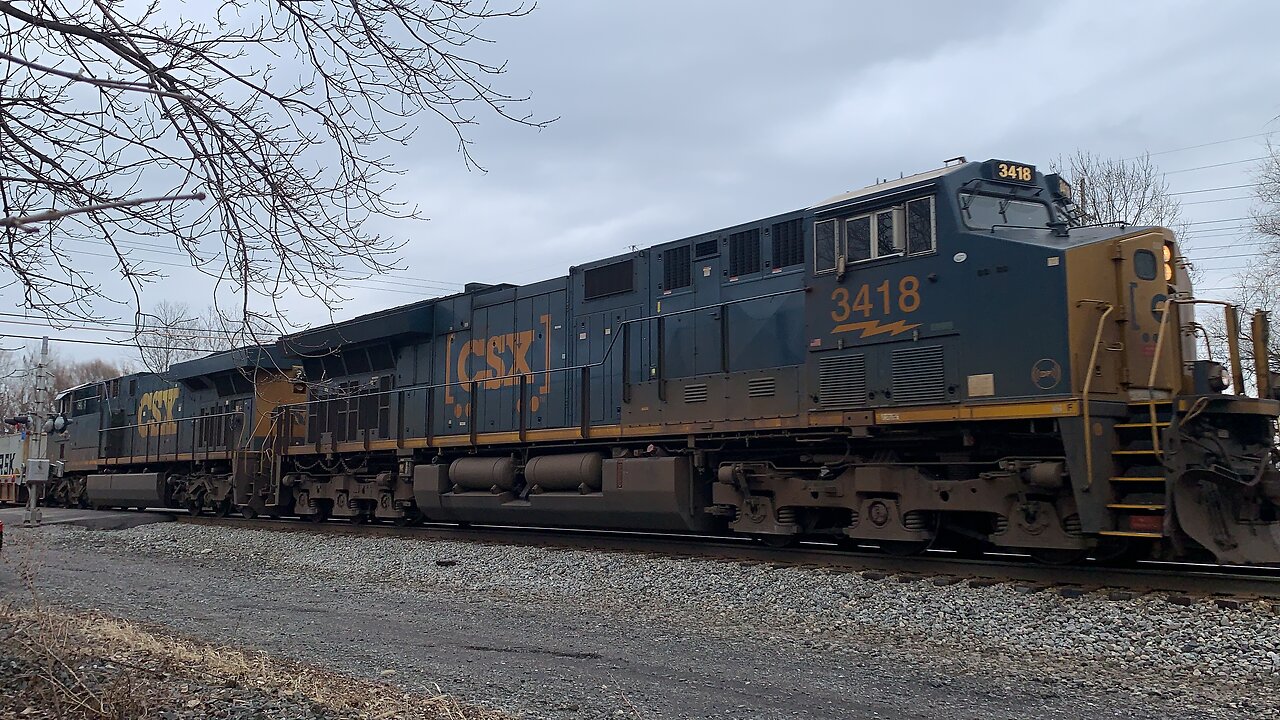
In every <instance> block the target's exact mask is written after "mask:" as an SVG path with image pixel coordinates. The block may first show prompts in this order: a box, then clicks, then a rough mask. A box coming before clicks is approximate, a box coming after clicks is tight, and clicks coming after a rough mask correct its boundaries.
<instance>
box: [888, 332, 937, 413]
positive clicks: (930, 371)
mask: <svg viewBox="0 0 1280 720" xmlns="http://www.w3.org/2000/svg"><path fill="white" fill-rule="evenodd" d="M946 399H947V379H946V373H945V372H944V371H943V368H942V346H941V345H934V346H932V347H922V348H910V349H907V350H894V351H893V400H894V402H896V403H913V402H942V401H944V400H946Z"/></svg>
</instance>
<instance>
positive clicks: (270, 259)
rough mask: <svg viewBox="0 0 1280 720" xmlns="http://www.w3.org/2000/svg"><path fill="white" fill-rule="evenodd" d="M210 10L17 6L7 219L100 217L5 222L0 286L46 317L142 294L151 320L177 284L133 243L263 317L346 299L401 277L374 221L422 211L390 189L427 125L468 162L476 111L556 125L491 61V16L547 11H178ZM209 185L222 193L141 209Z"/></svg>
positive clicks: (452, 1) (4, 199)
mask: <svg viewBox="0 0 1280 720" xmlns="http://www.w3.org/2000/svg"><path fill="white" fill-rule="evenodd" d="M197 7H209V8H211V9H210V10H209V11H208V12H209V14H208V16H207V17H204V18H200V19H192V18H190V17H181V16H179V15H177V14H175V11H174V10H173V9H172V8H169V9H167V10H162V9H161V4H160V3H158V2H151V3H117V2H103V1H102V0H29V1H28V2H20V1H18V0H0V77H2V79H0V217H5V218H9V219H11V218H14V217H18V216H23V215H29V214H32V213H33V212H37V211H40V210H44V209H49V208H73V207H74V208H86V207H91V206H92V207H97V209H93V210H89V211H84V212H81V213H79V214H76V215H72V216H68V217H66V218H63V219H61V220H59V221H58V222H57V223H49V224H45V225H43V226H41V227H39V228H37V229H36V231H35V232H29V231H24V230H23V229H22V228H18V227H15V226H14V225H12V224H0V240H2V241H3V242H4V243H5V252H4V254H3V259H0V267H2V268H3V270H2V271H0V272H5V273H7V275H8V276H9V277H8V278H0V284H6V283H8V284H12V285H16V286H17V287H18V288H19V289H20V290H21V292H22V295H23V303H24V305H25V306H26V307H28V308H31V309H34V310H37V311H40V312H42V313H44V314H45V315H46V316H48V317H50V318H54V319H67V318H80V319H100V318H101V310H100V309H99V308H98V307H95V303H97V302H98V301H102V300H110V301H113V302H123V303H124V304H125V305H126V306H129V307H132V308H133V309H134V310H135V311H138V314H137V315H136V320H137V322H138V325H139V327H140V328H141V327H142V326H143V325H144V324H145V323H144V321H145V319H146V318H145V315H144V314H143V313H141V302H140V299H139V292H140V290H141V288H142V287H143V285H145V284H146V283H147V282H149V281H153V280H155V279H156V277H157V270H156V269H155V268H154V267H151V266H149V265H148V263H147V262H146V261H144V260H141V259H139V258H137V256H136V254H135V253H134V252H133V251H135V250H140V249H145V248H154V247H161V248H164V247H166V246H168V247H169V248H170V249H171V250H172V249H173V248H176V249H177V250H178V251H180V252H181V253H183V254H185V255H186V257H187V260H189V262H190V263H191V265H193V266H194V267H196V268H198V269H200V270H201V271H202V272H204V273H206V274H208V275H210V276H212V277H214V278H216V279H217V280H218V288H219V295H220V296H226V295H227V294H228V293H230V295H231V296H232V297H234V298H236V302H235V303H234V305H235V306H236V308H235V310H236V311H237V312H238V314H240V315H241V316H242V318H244V319H245V320H246V321H248V319H249V318H250V316H251V315H252V314H253V313H252V312H251V308H257V307H265V306H270V307H272V308H276V307H277V305H276V303H277V302H278V301H279V300H280V298H281V297H283V296H284V295H285V293H287V292H289V291H296V292H297V293H299V294H300V295H302V296H303V297H311V298H316V299H319V300H321V301H323V302H324V303H326V304H327V305H329V306H330V307H333V305H334V303H336V302H340V301H341V300H342V299H343V297H342V294H341V293H342V283H343V282H344V281H351V280H358V279H362V278H365V277H368V276H369V275H370V274H377V273H383V272H386V271H388V270H390V269H392V268H393V265H394V263H395V260H396V254H397V251H398V249H399V244H398V243H397V241H394V240H391V239H389V238H385V237H381V236H378V235H374V234H371V233H369V232H367V231H366V230H364V229H363V227H364V222H365V221H366V220H367V219H368V218H370V217H372V216H375V215H376V216H387V217H393V218H414V217H418V214H417V210H416V208H411V207H405V206H402V205H400V204H397V203H396V202H394V201H393V200H391V199H389V195H388V192H389V191H391V190H392V189H393V188H392V184H391V181H392V180H394V178H395V175H396V169H395V167H394V165H393V162H392V158H393V153H395V152H396V151H397V150H398V149H399V148H401V147H402V146H403V144H404V143H406V142H407V141H408V140H409V138H410V136H411V135H412V134H413V133H414V131H415V124H414V123H415V120H416V118H417V117H418V116H419V115H421V114H425V115H426V116H428V117H432V118H435V119H438V120H439V121H442V122H443V126H444V127H448V128H450V129H451V132H452V133H453V134H454V137H455V138H456V142H457V147H458V148H459V149H460V151H461V153H462V157H463V159H464V162H466V163H467V165H468V166H469V167H470V166H474V165H475V161H474V159H473V158H472V156H471V153H470V151H469V141H468V139H467V128H468V127H469V126H470V125H472V124H474V123H475V122H476V111H485V112H488V113H490V114H493V115H496V116H498V117H501V118H505V119H508V120H511V121H514V122H516V123H520V124H524V125H528V126H534V127H539V126H541V125H543V124H544V123H543V122H542V121H536V120H533V119H531V118H530V116H529V115H527V114H524V113H523V112H519V111H517V110H516V108H518V107H519V106H520V103H521V102H522V101H523V100H524V99H525V98H522V97H514V96H511V95H507V94H504V93H503V92H502V91H500V90H498V89H496V88H495V87H494V85H493V81H494V80H495V79H496V77H497V76H499V75H501V74H502V73H503V70H504V66H503V65H502V64H495V63H493V62H489V61H487V60H485V59H483V56H482V55H476V54H474V52H476V51H478V48H477V45H483V44H484V43H485V42H487V41H486V40H485V39H484V38H483V37H482V36H481V35H479V34H478V32H479V29H480V27H481V26H482V25H483V24H485V23H487V22H490V21H493V20H495V19H498V18H513V17H520V16H522V15H524V14H526V13H527V12H528V11H529V10H531V9H532V8H527V7H525V6H523V5H519V6H516V7H514V8H508V9H495V8H494V7H492V6H491V5H490V4H489V3H487V2H474V1H472V0H434V1H432V0H360V1H357V0H331V1H330V2H314V1H313V0H232V1H229V2H222V3H214V4H211V5H208V6H200V5H193V6H184V8H183V9H182V10H181V11H179V12H183V13H187V12H192V11H195V8H197ZM464 53H465V54H464ZM198 191H204V192H207V193H208V195H209V201H208V202H204V203H201V202H198V201H195V200H180V201H177V202H172V203H168V202H166V203H142V204H134V203H130V202H129V201H130V198H134V197H137V196H138V195H140V194H147V195H157V196H159V195H164V196H169V197H172V196H180V195H181V196H191V195H194V194H195V193H196V192H198ZM102 206H105V207H102ZM28 230H30V228H28ZM157 241H161V243H160V244H157ZM85 256H89V257H104V258H108V259H109V260H110V261H113V262H114V263H115V267H114V272H115V273H116V275H117V276H118V279H119V280H120V281H121V282H118V283H114V284H112V285H111V286H108V285H106V284H104V283H103V278H102V277H101V276H97V277H95V276H94V275H92V274H91V273H89V272H86V271H85V270H84V269H83V268H84V261H83V257H85ZM219 311H220V313H225V312H227V310H225V309H223V308H219ZM268 315H270V316H271V317H274V318H278V317H279V313H278V311H274V312H272V313H268Z"/></svg>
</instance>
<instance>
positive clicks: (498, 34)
mask: <svg viewBox="0 0 1280 720" xmlns="http://www.w3.org/2000/svg"><path fill="white" fill-rule="evenodd" d="M1278 21H1280V5H1275V4H1271V3H1265V4H1264V3H1257V4H1244V3H1219V4H1214V5H1205V4H1194V3H1189V2H1181V3H1171V2H1165V1H1163V0H1148V1H1145V2H1125V3H1115V2H1112V3H1103V2H1075V3H1054V4H1048V3H1026V2H1022V3H1015V2H974V3H951V2H913V3H898V4H892V5H891V4H882V5H878V6H872V5H868V4H866V3H848V2H834V1H832V2H810V3H794V4H790V5H780V4H778V3H766V2H726V1H722V2H699V3H688V2H645V3H627V4H622V3H601V2H588V1H586V0H577V1H557V2H549V3H545V4H543V5H541V6H540V7H539V8H538V10H537V11H536V12H535V13H534V14H533V15H531V16H530V17H527V18H524V19H520V20H513V21H508V22H503V23H499V24H495V25H493V26H492V27H490V28H487V29H486V32H487V34H488V35H489V36H490V37H492V38H493V39H494V41H495V42H494V44H493V45H492V46H487V47H486V48H484V50H483V52H484V53H485V54H486V55H488V56H491V57H493V58H495V59H500V58H506V59H508V60H509V61H510V65H509V68H510V71H509V73H508V75H507V76H506V77H505V80H504V81H503V88H504V89H505V90H508V91H510V92H514V93H520V92H524V91H528V92H531V93H532V94H533V99H532V100H531V101H530V102H529V104H528V109H529V110H530V111H531V112H534V113H535V114H537V115H539V116H543V117H546V116H559V117H560V119H559V121H558V122H556V123H554V124H553V125H552V126H551V127H549V128H547V129H545V130H542V131H533V130H530V129H527V128H523V127H518V126H514V125H511V124H504V123H502V122H500V121H497V120H494V119H492V118H483V117H482V118H480V120H481V124H480V125H479V126H478V127H477V128H476V129H475V131H474V133H473V137H474V139H475V141H476V145H475V150H476V154H477V157H478V159H479V160H480V162H481V163H483V164H484V165H485V166H486V167H487V168H488V170H489V172H488V173H478V172H468V171H467V170H466V169H465V168H464V166H463V163H462V161H461V159H460V158H459V157H458V156H457V154H456V153H454V152H453V145H452V139H451V137H450V136H449V135H448V132H447V129H445V128H441V127H437V126H433V125H431V124H430V121H429V120H428V119H425V118H424V122H425V123H427V124H425V125H424V127H423V129H422V131H421V132H420V133H419V135H418V136H417V137H416V138H415V141H414V143H413V144H412V145H411V146H410V147H408V148H405V149H404V151H403V152H402V153H397V155H398V156H399V158H400V164H401V167H402V168H403V169H404V170H405V174H404V175H403V176H402V177H401V178H400V180H399V184H398V187H397V188H396V190H395V192H396V195H397V196H398V197H399V198H400V199H403V200H405V201H408V202H410V203H413V204H417V205H418V206H420V207H421V208H422V209H423V211H424V214H425V215H427V216H429V217H430V218H431V220H430V221H429V222H420V223H397V224H391V223H387V222H375V227H376V228H377V229H378V230H380V231H382V232H386V233H389V234H393V235H397V236H399V237H402V238H404V239H405V240H406V241H407V243H408V244H407V246H406V248H405V253H404V256H405V265H406V267H407V269H408V272H407V273H406V274H407V275H408V276H410V278H417V279H419V280H431V281H442V282H453V283H460V282H464V281H471V280H479V281H488V282H497V281H507V282H527V281H532V280H537V279H541V278H545V277H551V276H555V275H558V274H563V273H564V272H565V269H566V268H567V267H568V266H569V265H572V264H576V263H580V262H583V261H586V260H589V259H594V258H598V257H604V256H608V255H610V254H614V253H617V252H621V251H624V250H625V249H626V248H627V247H628V246H630V245H640V246H643V245H648V244H653V243H657V242H662V241H665V240H669V239H673V238H677V237H682V236H686V235H690V234H694V233H697V232H701V231H704V230H709V229H713V228H716V227H720V226H724V225H730V224H734V223H738V222H743V221H747V220H750V219H753V218H757V217H763V216H767V215H770V214H773V213H777V212H782V211H786V210H790V209H794V208H796V207H801V206H805V205H808V204H811V203H812V202H814V201H817V200H820V199H822V198H824V197H828V196H830V195H833V194H835V193H837V192H841V191H844V190H847V189H851V188H854V187H859V186H862V185H866V184H869V183H871V182H874V181H875V180H876V179H877V178H880V177H896V176H897V175H898V174H899V173H913V172H919V171H923V170H926V169H930V168H933V167H937V166H939V165H940V164H941V161H942V160H943V159H945V158H947V157H951V156H953V155H957V154H966V155H968V156H969V158H970V159H985V158H987V157H993V156H998V157H1007V158H1012V159H1018V160H1022V161H1026V162H1032V163H1036V164H1039V165H1042V166H1043V165H1047V164H1048V163H1049V162H1050V161H1051V160H1052V159H1054V158H1055V157H1057V156H1059V155H1065V154H1068V153H1070V152H1072V151H1073V150H1074V149H1076V148H1084V149H1088V150H1091V151H1094V152H1097V153H1100V154H1103V155H1109V156H1118V157H1128V156H1132V155H1136V154H1139V153H1141V152H1143V151H1148V150H1149V151H1161V150H1167V149H1172V148H1180V147H1185V146H1189V145H1195V144H1198V143H1204V142H1210V141H1215V140H1220V139H1224V138H1231V137H1236V136H1241V135H1248V134H1253V133H1260V132H1264V131H1266V130H1269V129H1276V127H1277V126H1275V125H1273V124H1270V123H1271V121H1272V119H1273V118H1275V117H1276V116H1277V115H1280V95H1278V94H1277V89H1278V88H1280V63H1277V62H1276V59H1277V58H1276V53H1275V50H1274V37H1273V35H1274V28H1275V27H1277V26H1278V25H1280V22H1278ZM1260 143H1261V140H1253V141H1242V142H1239V143H1234V144H1226V145H1221V146H1215V147H1210V148H1204V149H1201V150H1194V151H1185V152H1180V153H1176V154H1168V155H1162V156H1158V157H1157V158H1156V159H1157V160H1158V161H1159V162H1160V164H1161V166H1162V167H1163V168H1164V169H1166V170H1169V171H1175V170H1179V169H1182V168H1190V167H1196V166H1198V165H1203V164H1212V163H1215V162H1226V161H1230V160H1236V159H1241V158H1247V157H1254V156H1256V155H1259V154H1261V153H1260V151H1259V147H1260ZM1248 170H1249V168H1248V166H1247V165H1233V166H1228V167H1224V168H1220V169H1211V170H1205V171H1195V172H1190V173H1176V174H1172V175H1170V176H1169V177H1170V183H1171V185H1172V186H1173V189H1174V190H1175V191H1183V190H1193V189H1200V188H1209V187H1217V186H1223V185H1235V184H1241V183H1243V182H1247V180H1248V177H1247V173H1248ZM1231 194H1239V191H1237V192H1236V193H1228V195H1231ZM1211 197H1214V196H1205V197H1204V198H1202V199H1210V198H1211ZM1247 208H1248V203H1247V202H1243V203H1239V202H1237V203H1220V204H1204V205H1196V206H1188V207H1187V208H1186V211H1185V212H1184V215H1186V217H1187V219H1188V220H1190V221H1199V220H1213V219H1220V218H1228V217H1236V216H1238V215H1243V214H1244V212H1245V211H1247ZM1195 242H1196V241H1194V240H1193V245H1194V244H1195ZM1221 243H1222V240H1220V239H1218V240H1204V241H1202V242H1201V244H1202V245H1204V246H1208V245H1220V244H1221ZM1215 252H1217V251H1216V250H1213V249H1209V250H1206V251H1205V254H1206V255H1212V254H1214V253H1215ZM1217 254H1221V253H1220V252H1218V253H1217ZM165 259H166V260H173V258H165ZM1230 265H1231V263H1228V262H1221V263H1213V262H1206V267H1209V268H1210V269H1211V273H1210V275H1209V277H1210V282H1211V284H1213V285H1221V284H1229V279H1228V275H1229V272H1230V271H1229V270H1221V271H1219V270H1216V269H1213V268H1220V267H1222V268H1225V267H1229V266H1230ZM164 269H165V270H166V271H168V272H170V273H171V274H172V275H173V278H172V279H171V280H170V281H169V282H167V283H164V284H160V285H157V286H154V287H153V288H152V289H151V293H150V295H149V296H148V298H147V299H148V300H159V299H161V298H165V297H168V298H173V299H184V300H187V301H188V302H192V303H193V304H200V303H199V300H198V295H199V293H198V292H197V289H198V288H204V287H206V286H207V285H208V284H207V283H204V282H203V281H200V280H191V279H190V278H189V276H190V275H192V274H191V273H185V272H182V271H180V270H176V269H174V268H164ZM397 281H398V282H413V280H412V279H408V280H406V279H405V278H399V279H398V280H397ZM383 287H384V288H385V287H388V286H383ZM177 288H182V290H181V292H179V291H178V290H177ZM394 289H396V290H400V291H405V290H409V288H406V287H404V286H394ZM351 294H352V300H351V302H349V303H347V304H346V306H345V307H344V308H343V309H342V311H341V312H340V313H339V316H340V317H348V316H351V315H355V314H358V313H363V312H369V311H372V310H375V309H378V308H380V307H386V306H389V305H396V304H402V303H405V302H411V301H412V300H414V299H415V297H414V296H413V295H409V294H403V293H393V292H388V291H387V290H385V289H382V290H379V289H374V288H373V286H368V287H364V286H362V287H358V288H353V289H352V292H351ZM431 294H434V293H432V292H430V291H428V290H424V291H423V294H422V297H427V296H430V295H431ZM193 297H195V298H197V299H195V300H193ZM290 319H291V320H293V321H294V322H297V323H304V322H309V323H314V322H324V321H326V320H327V315H326V314H325V313H324V312H322V311H321V310H320V309H319V308H317V307H315V306H314V305H309V304H306V303H302V302H296V303H293V304H292V306H291V317H290Z"/></svg>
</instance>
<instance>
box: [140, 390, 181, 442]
mask: <svg viewBox="0 0 1280 720" xmlns="http://www.w3.org/2000/svg"><path fill="white" fill-rule="evenodd" d="M177 403H178V388H169V389H167V390H152V391H151V392H149V393H146V394H144V395H143V396H142V397H140V398H138V434H139V435H141V436H143V437H146V436H148V435H173V434H174V433H176V432H178V421H177V418H175V417H174V414H175V412H176V406H177Z"/></svg>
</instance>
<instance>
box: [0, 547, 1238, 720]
mask: <svg viewBox="0 0 1280 720" xmlns="http://www.w3.org/2000/svg"><path fill="white" fill-rule="evenodd" d="M41 532H47V533H48V535H46V536H42V539H38V540H37V536H36V535H35V534H32V535H31V537H28V538H27V540H26V542H27V544H28V545H29V549H28V550H27V553H28V554H27V555H26V557H27V558H28V559H29V560H30V559H31V558H34V559H35V561H36V563H37V564H38V568H37V569H35V570H34V571H33V572H32V573H31V574H32V577H31V578H30V581H29V582H24V580H23V578H22V577H21V572H20V570H21V569H20V567H19V563H18V561H17V560H16V559H15V558H16V557H17V556H18V554H19V553H18V552H17V544H18V538H17V537H15V536H16V535H18V533H14V532H10V536H9V538H8V541H7V543H6V546H5V549H4V555H3V557H2V558H0V599H3V600H7V601H8V602H9V603H11V604H13V605H15V606H17V607H19V608H21V607H24V606H26V605H29V604H30V597H31V596H30V595H29V593H28V590H27V588H26V587H24V585H27V584H30V585H32V586H33V589H34V590H35V592H36V593H38V596H39V598H41V601H42V602H45V603H49V604H52V605H56V606H60V607H64V608H71V609H75V610H89V609H93V610H95V611H97V612H100V613H103V614H105V615H106V616H108V617H115V618H122V619H125V620H129V621H136V622H140V623H148V624H150V625H149V626H150V627H160V628H164V629H166V630H169V631H172V632H176V633H180V634H182V635H185V636H191V637H195V638H201V639H204V640H206V641H208V642H211V643H217V644H219V645H231V646H236V647H242V648H246V649H248V650H249V651H252V652H262V653H265V654H266V655H267V656H269V657H272V658H278V659H280V660H281V661H282V662H300V663H306V664H309V665H313V666H319V667H323V668H325V670H326V671H329V672H332V673H335V675H334V677H335V678H337V679H335V680H333V682H339V683H340V682H343V680H341V679H340V678H343V677H346V678H349V679H350V680H349V682H352V683H357V682H364V681H386V682H391V683H394V684H395V685H396V686H397V687H399V688H401V689H403V690H404V691H406V692H429V693H437V692H443V693H446V694H448V695H450V696H453V697H456V698H457V699H458V700H459V701H461V702H464V703H468V704H475V705H480V706H485V707H490V708H494V709H498V710H502V711H506V712H510V713H512V714H515V715H518V716H521V717H528V718H556V719H564V720H568V719H570V718H572V719H579V718H610V717H632V718H650V719H652V718H673V719H674V718H760V719H775V718H940V719H943V720H950V719H956V720H959V719H961V718H977V717H981V718H1011V719H1012V718H1017V719H1018V720H1027V719H1029V718H1081V717H1091V718H1107V717H1117V718H1126V719H1127V720H1140V719H1144V718H1153V719H1154V718H1167V717H1250V715H1249V714H1248V713H1237V712H1233V711H1230V710H1229V709H1225V708H1224V709H1222V711H1221V712H1216V711H1214V710H1212V709H1210V710H1204V709H1201V710H1189V709H1187V708H1186V707H1185V706H1182V705H1180V704H1179V703H1178V702H1177V701H1176V699H1172V698H1153V697H1149V696H1148V697H1139V696H1136V695H1132V694H1130V693H1129V692H1127V691H1125V690H1124V689H1123V688H1122V687H1106V685H1105V683H1102V686H1101V687H1099V686H1082V685H1081V684H1080V683H1078V682H1062V681H1059V680H1058V679H1056V678H1053V677H1043V678H1035V677H1031V678H1028V677H1026V674H1025V673H1017V672H1014V671H1013V669H1011V668H1008V667H1004V666H1002V664H1001V662H1000V659H999V658H992V662H991V666H990V669H989V671H985V672H978V673H974V672H972V671H970V670H956V669H951V668H952V663H950V662H949V659H948V658H947V657H943V656H935V657H929V656H915V657H911V656H905V657H904V656H903V654H902V653H900V652H895V649H894V648H892V647H885V646H883V645H881V644H865V645H860V644H856V643H853V644H848V645H846V646H842V647H839V648H833V649H824V650H815V649H813V648H812V647H807V646H806V644H805V643H803V642H800V641H799V640H798V639H797V638H794V637H787V636H782V635H779V634H777V631H776V630H772V631H767V632H766V631H763V630H762V631H761V632H758V633H757V632H752V631H750V630H746V631H744V630H743V629H742V628H743V626H742V624H741V623H734V624H732V625H723V626H722V625H717V624H710V623H704V622H701V621H699V622H696V623H693V622H691V623H673V622H669V621H654V620H652V619H650V618H648V617H646V616H644V615H642V614H636V613H634V612H633V611H631V610H627V611H619V610H616V609H613V608H610V607H605V606H599V605H597V604H595V603H593V602H592V598H590V597H583V598H582V599H581V602H579V603H568V604H547V603H541V602H538V601H537V598H529V599H521V598H517V597H511V596H509V595H506V594H502V593H485V592H475V591H468V590H462V589H459V588H450V587H448V586H438V587H425V588H424V587H412V588H399V587H394V586H389V585H386V584H381V583H369V582H367V581H366V580H362V579H359V578H352V579H351V580H350V581H345V580H342V579H335V578H334V577H332V576H329V577H324V578H317V577H314V576H312V575H309V574H306V573H300V572H298V573H295V572H289V571H279V570H273V571H272V572H270V573H266V572H258V571H255V569H254V568H253V567H248V566H246V565H245V564H244V563H243V561H233V560H230V559H227V558H222V557H218V556H216V555H215V554H209V555H207V556H201V557H200V558H199V559H198V560H196V561H194V562H183V563H178V562H174V561H173V560H172V559H170V558H166V557H164V556H163V555H162V554H158V553H156V554H153V553H149V552H126V551H123V550H121V549H120V547H119V546H117V545H115V544H112V543H108V542H103V543H95V541H94V540H93V539H92V538H93V536H98V537H104V536H107V535H109V534H110V533H108V532H89V531H85V530H80V529H53V530H49V531H41ZM125 532H127V531H125ZM227 532H237V531H231V530H228V531H227ZM73 536H74V537H73ZM469 571H472V572H483V568H475V569H472V570H469ZM600 581H601V582H607V578H601V579H600ZM654 602H661V599H659V598H654ZM1179 682H1180V680H1179V679H1178V678H1171V679H1170V684H1171V686H1176V685H1178V683H1179ZM246 717H248V716H246Z"/></svg>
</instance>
